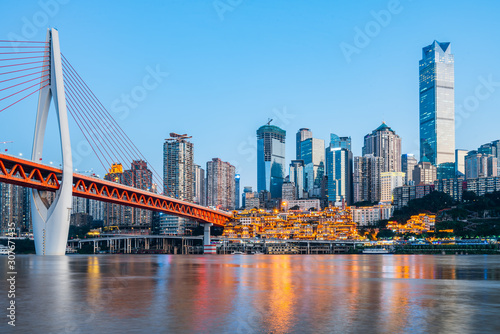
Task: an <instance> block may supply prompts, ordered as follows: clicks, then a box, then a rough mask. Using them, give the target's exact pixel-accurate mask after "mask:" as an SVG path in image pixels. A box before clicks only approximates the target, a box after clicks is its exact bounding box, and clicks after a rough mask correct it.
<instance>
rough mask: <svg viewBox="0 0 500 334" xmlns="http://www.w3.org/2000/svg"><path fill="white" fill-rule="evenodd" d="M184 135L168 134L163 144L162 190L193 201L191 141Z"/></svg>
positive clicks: (178, 197) (192, 153)
mask: <svg viewBox="0 0 500 334" xmlns="http://www.w3.org/2000/svg"><path fill="white" fill-rule="evenodd" d="M188 138H190V137H187V136H185V135H177V134H175V133H171V134H170V138H168V139H165V143H164V144H163V183H164V192H165V194H166V195H170V196H172V197H175V198H177V199H181V200H184V201H188V202H191V201H193V197H194V192H193V170H194V167H193V166H194V163H193V155H194V152H193V143H191V142H189V141H188V140H187V139H188Z"/></svg>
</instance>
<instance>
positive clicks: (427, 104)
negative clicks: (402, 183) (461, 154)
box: [419, 41, 455, 165]
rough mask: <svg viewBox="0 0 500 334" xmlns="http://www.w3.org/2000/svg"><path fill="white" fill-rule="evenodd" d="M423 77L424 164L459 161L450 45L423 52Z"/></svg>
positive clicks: (421, 112)
mask: <svg viewBox="0 0 500 334" xmlns="http://www.w3.org/2000/svg"><path fill="white" fill-rule="evenodd" d="M419 75H420V90H419V92H420V161H423V162H430V163H431V164H433V165H439V164H441V163H444V162H455V93H454V89H455V87H454V85H455V84H454V83H455V74H454V59H453V54H452V53H451V46H450V43H439V42H437V41H434V42H433V43H432V44H431V45H428V46H426V47H424V48H423V49H422V60H420V62H419Z"/></svg>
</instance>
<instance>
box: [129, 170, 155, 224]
mask: <svg viewBox="0 0 500 334" xmlns="http://www.w3.org/2000/svg"><path fill="white" fill-rule="evenodd" d="M123 175H124V184H126V185H128V186H130V187H134V188H137V189H141V190H146V191H151V188H152V185H153V173H152V172H151V170H149V169H148V163H147V162H146V161H144V160H134V161H132V163H131V165H130V169H129V170H126V171H125V172H124V173H123ZM125 212H126V216H130V221H129V222H127V224H130V225H134V226H143V227H146V226H149V225H150V224H151V218H152V211H151V210H144V209H138V208H132V207H126V208H125ZM128 212H130V214H127V213H128Z"/></svg>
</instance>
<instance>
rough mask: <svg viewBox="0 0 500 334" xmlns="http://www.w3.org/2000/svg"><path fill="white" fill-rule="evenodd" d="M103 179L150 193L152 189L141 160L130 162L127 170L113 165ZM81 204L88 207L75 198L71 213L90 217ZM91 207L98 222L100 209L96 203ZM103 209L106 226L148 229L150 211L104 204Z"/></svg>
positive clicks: (148, 175)
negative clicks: (84, 214)
mask: <svg viewBox="0 0 500 334" xmlns="http://www.w3.org/2000/svg"><path fill="white" fill-rule="evenodd" d="M104 179H105V180H108V181H111V182H116V183H120V184H124V185H127V186H129V187H134V188H137V189H141V190H146V191H152V188H153V173H152V172H151V170H149V169H148V166H147V162H145V161H143V160H134V161H132V163H131V165H130V169H128V170H124V169H123V165H122V164H119V163H116V164H113V165H112V166H111V168H110V169H109V172H108V173H107V174H106V175H105V176H104ZM83 203H85V205H86V206H89V203H88V202H87V201H82V200H80V199H78V198H75V199H74V200H73V204H74V208H73V212H74V213H87V214H88V215H92V213H91V212H90V210H89V208H87V207H85V209H83ZM92 207H93V209H92V210H93V211H94V214H96V217H93V216H92V218H93V219H96V220H98V217H97V216H98V215H99V210H100V207H99V205H98V204H96V203H92ZM105 207H106V208H105V216H106V217H105V218H106V219H105V220H106V224H107V225H108V226H120V228H122V229H124V228H132V227H134V226H136V227H149V226H150V225H151V219H152V212H151V211H150V210H144V209H138V208H133V207H131V206H123V205H118V204H113V203H106V205H105Z"/></svg>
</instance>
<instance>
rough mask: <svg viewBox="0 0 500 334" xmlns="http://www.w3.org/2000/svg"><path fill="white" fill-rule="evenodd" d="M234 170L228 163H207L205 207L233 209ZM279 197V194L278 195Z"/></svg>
mask: <svg viewBox="0 0 500 334" xmlns="http://www.w3.org/2000/svg"><path fill="white" fill-rule="evenodd" d="M234 181H235V168H234V166H233V165H231V164H230V163H229V162H224V161H222V160H221V159H219V158H213V159H212V161H209V162H207V187H206V189H207V205H208V206H215V207H218V208H220V209H222V210H233V209H234V203H235V202H234V195H235V191H234V188H235V182H234ZM280 196H281V194H280Z"/></svg>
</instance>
